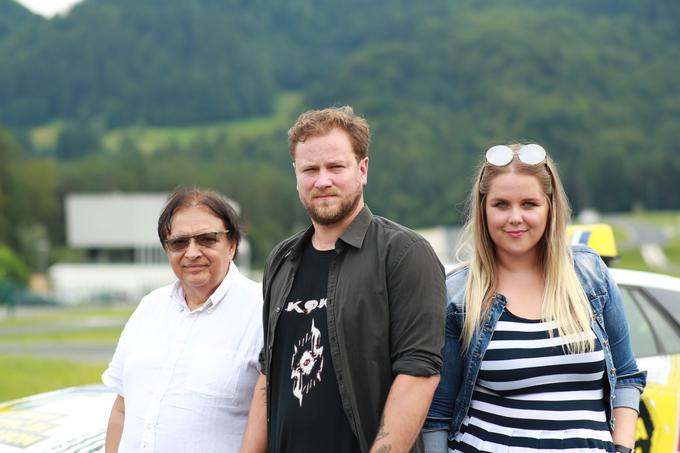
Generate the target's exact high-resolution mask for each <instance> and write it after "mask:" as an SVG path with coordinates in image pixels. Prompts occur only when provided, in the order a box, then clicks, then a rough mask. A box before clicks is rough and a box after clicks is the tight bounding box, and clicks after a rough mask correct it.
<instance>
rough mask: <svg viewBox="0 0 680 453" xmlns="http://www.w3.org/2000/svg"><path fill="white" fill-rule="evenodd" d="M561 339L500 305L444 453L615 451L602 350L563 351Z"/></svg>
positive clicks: (543, 325) (540, 323) (551, 326)
mask: <svg viewBox="0 0 680 453" xmlns="http://www.w3.org/2000/svg"><path fill="white" fill-rule="evenodd" d="M548 329H552V330H553V337H550V336H549V334H548ZM563 340H564V339H563V338H560V337H559V336H558V333H557V329H555V324H554V323H553V322H549V323H546V322H543V321H540V320H527V319H523V318H519V317H517V316H514V315H513V314H512V313H510V312H509V311H508V310H507V309H506V310H505V312H504V313H503V314H502V315H501V318H500V319H499V321H498V323H497V325H496V330H495V331H494V333H493V336H492V337H491V342H490V343H489V347H488V349H487V351H486V353H485V354H484V358H483V361H482V365H481V368H480V371H479V375H478V376H477V383H476V385H475V389H474V393H473V395H472V402H471V405H470V409H469V410H468V414H467V416H466V417H465V420H464V421H463V425H462V426H461V429H460V431H459V432H458V433H457V434H456V436H455V439H454V440H452V441H450V442H449V451H453V452H560V453H564V452H569V453H576V452H578V453H596V452H597V453H601V452H613V451H614V445H613V444H612V437H611V433H610V432H609V426H608V424H607V418H606V414H605V404H604V396H605V395H604V385H605V384H604V373H605V363H604V352H603V351H602V348H601V346H600V345H599V343H598V342H597V341H596V342H595V344H596V348H595V350H594V351H588V352H585V353H582V354H568V353H566V352H565V351H564V349H563V348H562V344H563ZM566 340H567V342H568V341H569V339H566Z"/></svg>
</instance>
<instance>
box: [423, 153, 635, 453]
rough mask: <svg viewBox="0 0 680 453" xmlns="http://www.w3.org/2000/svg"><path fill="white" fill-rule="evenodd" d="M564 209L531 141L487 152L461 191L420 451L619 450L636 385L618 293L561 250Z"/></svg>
mask: <svg viewBox="0 0 680 453" xmlns="http://www.w3.org/2000/svg"><path fill="white" fill-rule="evenodd" d="M569 215H570V209H569V204H568V200H567V198H566V196H565V193H564V189H563V187H562V184H561V182H560V179H559V176H558V174H557V171H556V168H555V166H554V164H553V162H552V160H551V159H550V157H548V156H547V155H546V152H545V150H544V149H543V147H541V146H540V145H536V144H529V145H518V144H515V145H510V146H505V145H497V146H494V147H492V148H491V149H489V150H488V151H487V153H486V158H485V159H484V161H483V162H482V164H481V165H480V167H479V171H478V173H477V178H476V180H475V184H474V186H473V188H472V193H471V197H470V206H469V218H468V222H467V224H466V238H467V241H466V244H467V248H468V252H469V262H468V263H467V265H465V266H464V267H462V268H460V269H458V270H457V271H454V272H453V273H451V274H449V275H448V276H447V279H446V284H447V298H448V309H447V324H446V345H445V348H444V365H443V368H442V371H441V381H440V384H439V387H438V388H437V391H436V393H435V396H434V400H433V402H432V406H431V408H430V411H429V413H428V417H427V421H426V423H425V428H424V434H425V442H426V451H428V452H446V451H447V449H448V451H450V452H451V451H453V452H459V451H460V452H471V451H472V452H477V451H484V452H488V451H491V452H501V451H502V452H507V451H532V452H534V451H535V452H539V451H552V452H554V451H560V450H564V451H570V452H614V451H616V452H620V453H628V452H630V451H631V449H632V448H633V447H634V441H635V425H636V419H637V408H638V402H639V398H640V393H641V392H642V389H643V388H644V385H645V373H644V372H641V371H640V370H639V369H638V367H637V364H636V361H635V358H634V357H633V353H632V349H631V346H630V340H629V336H628V325H627V321H626V317H625V314H624V312H623V307H622V302H621V297H620V293H619V291H618V288H617V287H616V284H615V283H614V282H613V280H612V279H611V276H610V275H609V272H608V271H607V268H606V266H605V265H604V263H603V262H602V261H601V260H600V258H599V256H598V255H597V254H596V253H595V252H594V251H592V250H591V249H588V248H587V247H575V248H569V247H568V245H567V243H566V239H565V228H566V223H567V221H568V219H569Z"/></svg>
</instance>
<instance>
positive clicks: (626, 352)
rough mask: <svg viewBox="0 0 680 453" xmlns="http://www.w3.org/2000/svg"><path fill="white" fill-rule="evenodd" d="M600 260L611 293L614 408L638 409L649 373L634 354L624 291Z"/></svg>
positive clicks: (608, 325)
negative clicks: (622, 297) (614, 385)
mask: <svg viewBox="0 0 680 453" xmlns="http://www.w3.org/2000/svg"><path fill="white" fill-rule="evenodd" d="M597 261H598V265H599V270H600V272H601V273H602V275H603V277H604V279H605V282H606V285H607V287H606V289H607V294H608V295H609V298H608V300H607V301H606V304H605V306H604V311H603V318H604V319H603V320H604V329H605V332H606V333H607V338H608V340H609V347H610V349H611V353H612V359H613V362H614V372H615V374H616V388H615V389H614V407H615V408H616V407H630V408H632V409H635V410H638V405H639V402H640V393H642V391H643V389H644V387H645V383H646V376H647V373H646V372H645V371H640V369H639V368H638V365H637V361H636V360H635V356H634V355H633V347H632V345H631V342H630V334H629V329H628V320H627V318H626V314H625V312H624V309H623V301H622V299H621V292H620V291H619V288H618V286H617V285H616V283H615V282H614V279H613V278H612V276H611V274H610V273H609V269H607V266H606V265H605V264H604V263H603V262H602V260H601V259H599V257H598V258H597Z"/></svg>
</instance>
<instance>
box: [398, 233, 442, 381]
mask: <svg viewBox="0 0 680 453" xmlns="http://www.w3.org/2000/svg"><path fill="white" fill-rule="evenodd" d="M387 277H388V292H389V295H388V296H389V304H390V346H391V354H392V357H391V360H392V372H393V373H394V374H395V375H397V374H408V375H412V376H431V375H436V374H439V371H440V368H441V365H442V347H443V346H444V324H445V317H446V286H445V282H444V267H443V266H442V265H441V263H440V262H439V259H438V258H437V256H436V255H435V253H434V251H433V250H432V247H431V246H430V244H429V243H427V241H425V240H424V239H422V238H419V239H418V240H415V241H413V242H412V243H411V244H409V246H408V247H406V248H405V249H404V250H403V251H402V252H401V253H400V255H399V256H396V257H394V261H393V262H392V263H391V265H390V269H389V271H388V275H387Z"/></svg>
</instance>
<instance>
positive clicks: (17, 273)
mask: <svg viewBox="0 0 680 453" xmlns="http://www.w3.org/2000/svg"><path fill="white" fill-rule="evenodd" d="M2 281H4V282H10V283H15V284H20V285H25V284H26V282H27V281H28V268H27V267H26V265H25V264H24V262H23V261H21V259H19V257H18V256H16V255H15V254H14V252H13V251H12V250H11V249H10V248H9V247H7V246H5V245H0V282H2Z"/></svg>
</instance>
